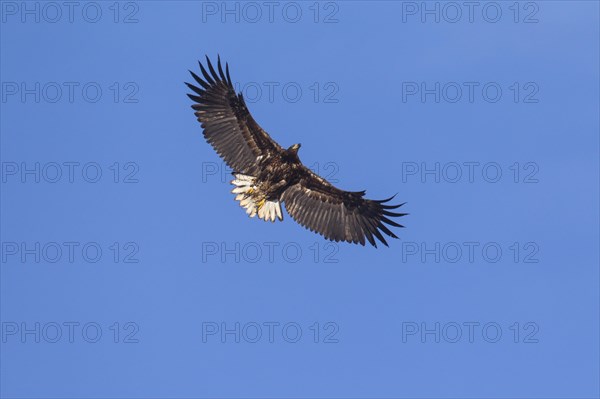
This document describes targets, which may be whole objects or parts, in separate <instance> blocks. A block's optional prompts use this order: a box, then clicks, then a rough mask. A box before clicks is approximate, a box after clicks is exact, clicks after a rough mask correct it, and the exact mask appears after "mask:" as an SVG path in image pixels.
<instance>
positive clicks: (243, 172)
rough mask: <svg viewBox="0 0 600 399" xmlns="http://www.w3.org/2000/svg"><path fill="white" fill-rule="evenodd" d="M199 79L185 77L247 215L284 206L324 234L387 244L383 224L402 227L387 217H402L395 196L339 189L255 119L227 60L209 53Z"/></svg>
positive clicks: (271, 214) (277, 213) (270, 216)
mask: <svg viewBox="0 0 600 399" xmlns="http://www.w3.org/2000/svg"><path fill="white" fill-rule="evenodd" d="M198 64H199V65H200V71H201V74H202V76H203V78H201V77H200V76H198V75H197V74H195V73H194V72H192V71H190V73H191V74H192V77H193V78H194V80H195V81H196V82H197V84H198V85H199V87H198V86H195V85H193V84H190V83H186V85H187V87H189V88H190V89H191V90H192V91H193V92H194V93H193V94H188V96H189V98H191V99H192V100H193V101H194V104H193V105H192V108H193V109H194V111H195V115H196V117H197V118H198V121H199V122H200V123H201V125H202V128H203V129H204V137H205V139H206V141H207V142H208V143H210V144H211V145H212V147H213V148H214V149H215V151H216V152H217V153H218V154H219V156H221V158H223V160H224V161H225V162H226V163H227V165H229V167H230V168H231V169H233V171H234V172H233V176H234V179H233V180H232V181H231V183H232V184H233V185H234V188H233V190H232V193H234V194H236V196H235V199H236V201H239V203H240V205H241V206H242V207H243V208H245V210H246V213H247V214H248V215H249V216H250V217H255V216H256V215H258V217H259V218H260V219H263V220H265V221H268V220H270V221H271V222H274V221H275V220H283V212H282V210H281V204H282V203H283V204H284V205H285V208H286V210H287V212H288V213H289V214H290V216H291V217H292V218H293V219H294V220H295V221H296V222H298V223H299V224H301V225H302V226H304V227H306V228H308V229H309V230H312V231H314V232H316V233H319V234H321V235H322V236H323V237H325V238H326V239H328V240H332V241H336V242H338V241H345V242H349V243H355V244H361V245H365V240H367V241H368V242H369V243H370V244H371V245H373V246H374V247H377V243H376V240H375V239H377V240H379V241H381V242H382V243H383V244H385V245H386V246H387V245H388V244H387V242H386V240H385V238H384V236H383V234H382V232H383V233H384V234H386V235H387V236H389V237H393V238H398V237H397V236H396V235H395V234H394V233H393V232H392V231H391V230H390V229H389V228H388V227H387V226H386V225H391V226H396V227H404V226H402V225H400V224H398V223H396V222H395V221H394V220H392V218H394V217H400V216H404V215H406V213H395V212H392V211H391V209H395V208H398V207H400V206H402V205H404V204H398V205H390V204H389V201H390V200H391V199H392V198H394V196H392V197H390V198H387V199H384V200H379V201H377V200H370V199H366V198H364V195H365V191H344V190H340V189H339V188H337V187H335V186H333V185H332V184H331V183H329V182H328V181H327V180H325V179H323V178H322V177H320V176H318V175H317V174H315V173H313V172H312V171H311V170H310V169H309V168H307V167H306V166H304V165H303V164H302V162H301V161H300V158H299V157H298V150H299V149H300V144H294V145H292V146H290V147H289V148H287V149H284V148H283V147H281V146H280V145H279V144H277V143H276V142H275V141H274V140H273V139H272V138H271V137H270V136H269V135H268V134H267V132H265V131H264V130H263V129H262V128H261V127H260V126H259V125H258V123H256V121H255V120H254V118H253V117H252V115H251V114H250V111H248V107H247V106H246V103H245V101H244V97H243V96H242V94H241V93H239V94H236V92H235V90H234V88H233V84H232V82H231V77H230V76H229V65H228V64H227V63H226V64H225V71H223V67H222V66H221V58H220V57H219V58H218V61H217V69H216V70H215V68H214V67H213V65H212V63H211V62H210V59H209V58H208V56H207V57H206V66H207V68H208V71H207V69H206V68H205V67H204V66H203V65H202V63H201V62H198Z"/></svg>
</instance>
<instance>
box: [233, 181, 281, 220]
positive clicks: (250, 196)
mask: <svg viewBox="0 0 600 399" xmlns="http://www.w3.org/2000/svg"><path fill="white" fill-rule="evenodd" d="M234 176H235V179H234V180H232V181H231V184H233V185H234V186H235V187H234V188H233V190H231V192H232V193H234V194H237V195H236V196H235V200H236V201H240V206H242V207H243V208H245V209H246V213H247V214H248V216H250V217H251V218H252V217H254V216H256V215H257V214H258V217H259V218H261V219H263V220H265V221H267V220H270V221H271V222H274V221H275V218H277V219H279V220H283V213H282V212H281V204H280V203H279V202H278V201H269V200H267V199H266V197H265V195H264V194H263V193H262V192H260V191H259V190H258V187H257V186H256V185H255V184H254V180H255V177H253V176H248V175H243V174H240V173H236V174H234Z"/></svg>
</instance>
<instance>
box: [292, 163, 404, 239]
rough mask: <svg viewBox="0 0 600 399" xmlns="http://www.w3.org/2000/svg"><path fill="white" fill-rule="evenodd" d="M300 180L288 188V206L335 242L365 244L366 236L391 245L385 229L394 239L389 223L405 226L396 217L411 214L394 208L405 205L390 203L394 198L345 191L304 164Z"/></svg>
mask: <svg viewBox="0 0 600 399" xmlns="http://www.w3.org/2000/svg"><path fill="white" fill-rule="evenodd" d="M300 173H301V175H302V177H301V178H300V181H299V182H298V183H297V184H295V185H293V186H290V187H289V188H288V189H287V190H286V191H284V193H283V196H282V199H283V201H284V203H285V208H286V209H287V211H288V213H289V214H290V216H291V217H292V218H294V220H295V221H296V222H298V223H300V224H301V225H302V226H304V227H306V228H307V229H309V230H312V231H314V232H316V233H319V234H321V235H322V236H323V237H325V238H327V239H329V240H332V241H347V242H352V243H355V244H358V243H360V244H361V245H365V238H366V239H367V240H368V241H369V243H371V245H373V246H374V247H377V244H376V241H375V238H377V239H378V240H379V241H381V242H382V243H384V244H385V245H386V246H387V245H388V244H387V242H386V241H385V238H384V237H383V235H382V234H381V232H383V233H385V234H386V235H388V236H390V237H394V238H398V237H396V235H395V234H394V233H392V232H391V231H390V229H389V228H388V227H387V226H386V224H388V225H391V226H396V227H404V226H402V225H400V224H398V223H396V222H394V221H393V220H392V219H391V218H392V217H399V216H404V215H407V214H406V213H394V212H391V211H390V209H395V208H398V207H400V206H402V205H404V204H399V205H387V204H386V203H387V202H388V201H390V200H391V199H392V198H393V197H391V198H388V199H385V200H380V201H375V200H369V199H365V198H363V196H364V194H365V192H364V191H358V192H352V191H343V190H340V189H339V188H336V187H334V186H333V185H332V184H331V183H329V182H328V181H327V180H325V179H323V178H322V177H320V176H318V175H316V174H315V173H313V172H312V171H311V170H309V169H307V168H306V167H303V168H302V170H301V171H300Z"/></svg>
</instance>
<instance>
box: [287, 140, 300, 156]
mask: <svg viewBox="0 0 600 399" xmlns="http://www.w3.org/2000/svg"><path fill="white" fill-rule="evenodd" d="M300 147H302V144H300V143H298V144H294V145H293V146H291V147H290V148H288V152H291V153H292V154H297V153H298V150H299V149H300Z"/></svg>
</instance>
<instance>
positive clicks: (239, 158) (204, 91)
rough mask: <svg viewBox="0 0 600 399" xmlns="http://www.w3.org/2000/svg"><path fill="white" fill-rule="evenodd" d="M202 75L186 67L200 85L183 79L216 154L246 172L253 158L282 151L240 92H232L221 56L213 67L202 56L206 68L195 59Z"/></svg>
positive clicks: (255, 163) (251, 164)
mask: <svg viewBox="0 0 600 399" xmlns="http://www.w3.org/2000/svg"><path fill="white" fill-rule="evenodd" d="M198 64H199V66H200V73H201V75H202V77H200V76H199V75H197V74H195V73H194V72H192V71H190V74H191V75H192V78H193V79H194V81H195V82H196V83H197V84H198V85H200V87H198V86H195V85H194V84H191V83H186V85H187V87H188V88H189V89H190V90H192V91H193V93H194V94H188V97H189V98H190V99H192V101H194V104H193V105H192V108H193V109H194V111H195V115H196V117H197V118H198V121H199V122H200V123H201V125H202V128H203V129H204V138H205V139H206V141H207V142H208V143H210V144H211V145H212V146H213V148H214V149H215V151H216V152H217V154H219V156H221V157H222V158H223V160H224V161H225V162H226V163H227V164H228V165H229V167H231V168H232V169H234V170H235V171H237V172H240V173H249V172H250V171H252V170H253V169H254V168H255V167H256V165H257V158H258V157H259V156H261V155H263V156H264V155H265V154H267V153H268V152H271V151H279V152H282V151H283V148H281V146H280V145H279V144H277V143H276V142H275V141H274V140H273V139H271V137H270V136H269V135H268V134H267V132H265V131H264V130H263V129H262V128H261V127H260V126H259V125H258V123H256V121H255V120H254V118H253V117H252V115H251V114H250V111H249V110H248V107H247V106H246V103H245V101H244V98H243V96H242V95H241V94H236V93H235V90H234V88H233V84H232V82H231V77H230V75H229V65H228V64H227V63H226V64H225V71H223V66H222V65H221V57H218V58H217V68H216V70H215V67H214V66H213V64H212V62H211V61H210V59H209V58H208V57H206V65H207V67H208V70H207V69H206V68H205V67H204V65H202V63H201V62H198Z"/></svg>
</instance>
